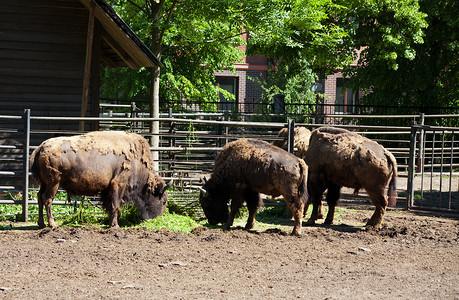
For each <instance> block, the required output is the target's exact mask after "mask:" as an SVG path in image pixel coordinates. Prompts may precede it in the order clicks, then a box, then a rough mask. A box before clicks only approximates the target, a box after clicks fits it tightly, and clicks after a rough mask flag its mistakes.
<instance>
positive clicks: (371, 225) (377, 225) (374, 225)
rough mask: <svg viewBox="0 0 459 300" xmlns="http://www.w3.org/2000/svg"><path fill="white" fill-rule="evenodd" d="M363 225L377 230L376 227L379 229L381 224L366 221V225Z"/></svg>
mask: <svg viewBox="0 0 459 300" xmlns="http://www.w3.org/2000/svg"><path fill="white" fill-rule="evenodd" d="M365 227H366V228H368V229H375V230H378V229H381V224H369V223H367V225H365Z"/></svg>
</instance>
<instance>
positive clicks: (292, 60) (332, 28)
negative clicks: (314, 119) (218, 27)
mask: <svg viewBox="0 0 459 300" xmlns="http://www.w3.org/2000/svg"><path fill="white" fill-rule="evenodd" d="M276 4H277V5H274V6H271V7H269V11H268V12H266V13H265V15H266V16H267V17H265V18H269V20H267V21H266V22H264V23H263V24H262V25H263V27H261V26H256V25H257V24H255V26H253V27H251V28H250V30H251V38H250V40H249V45H248V50H249V51H248V54H249V55H250V54H262V55H265V56H267V57H269V58H271V62H272V65H271V66H270V67H271V68H270V70H269V74H268V77H267V79H266V80H265V81H264V82H260V84H261V86H262V88H263V90H264V91H265V93H264V99H263V100H264V101H267V102H268V103H269V102H272V101H273V98H274V96H275V95H277V94H282V95H284V97H285V103H286V104H287V105H288V104H291V103H299V104H307V103H315V101H316V96H317V95H316V94H315V93H314V91H312V89H311V84H312V83H314V82H316V81H317V79H318V76H322V77H323V76H324V75H325V74H329V73H330V72H331V71H332V70H333V69H336V68H337V67H339V66H341V65H342V64H343V62H345V61H346V60H347V59H348V57H349V56H348V54H347V53H345V55H344V56H343V55H341V53H339V52H338V51H339V47H338V45H340V44H341V43H342V42H343V39H344V38H346V36H347V33H346V32H345V31H343V30H342V29H341V28H339V27H338V26H336V24H335V22H334V19H333V15H332V12H337V11H339V10H340V6H338V5H335V4H334V3H333V2H332V1H329V0H314V1H310V0H288V1H277V3H276ZM296 108H297V109H296V110H293V111H292V110H291V111H288V112H290V113H300V112H302V113H307V112H309V111H307V110H306V109H305V108H306V106H303V107H301V106H296Z"/></svg>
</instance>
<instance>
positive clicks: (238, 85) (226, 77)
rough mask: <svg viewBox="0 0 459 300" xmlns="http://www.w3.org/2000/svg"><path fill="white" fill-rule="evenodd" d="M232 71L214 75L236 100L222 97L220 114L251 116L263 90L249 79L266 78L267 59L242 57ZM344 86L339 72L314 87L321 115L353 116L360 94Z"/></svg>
mask: <svg viewBox="0 0 459 300" xmlns="http://www.w3.org/2000/svg"><path fill="white" fill-rule="evenodd" d="M243 38H244V39H245V40H247V38H248V34H244V35H243ZM240 49H241V50H243V51H246V49H247V46H245V45H243V46H240ZM235 68H236V74H234V73H233V72H231V71H221V72H217V73H216V74H215V77H216V83H217V85H219V86H220V87H221V88H223V89H225V90H227V91H229V92H230V93H232V94H233V95H235V98H236V100H235V101H234V102H233V101H229V100H227V99H225V98H224V97H223V95H221V96H220V102H221V104H220V106H219V110H230V111H238V112H253V111H254V110H255V108H256V103H258V101H259V99H260V98H261V95H262V90H261V88H260V87H259V85H258V84H257V83H256V82H254V81H252V80H251V79H250V78H260V79H265V78H266V76H267V71H268V59H267V58H266V57H263V56H249V57H244V58H243V62H242V63H236V64H235ZM345 83H346V78H344V77H343V74H342V73H341V72H339V71H338V72H336V73H334V74H332V75H329V76H327V77H326V78H325V79H324V80H321V82H319V83H318V84H317V85H316V88H317V90H316V92H317V93H322V94H324V100H323V104H324V108H323V113H326V114H335V113H337V114H352V113H354V112H355V106H354V105H355V104H356V103H357V100H358V98H359V96H361V94H359V93H357V92H355V91H353V90H345V89H344V88H343V86H344V84H345Z"/></svg>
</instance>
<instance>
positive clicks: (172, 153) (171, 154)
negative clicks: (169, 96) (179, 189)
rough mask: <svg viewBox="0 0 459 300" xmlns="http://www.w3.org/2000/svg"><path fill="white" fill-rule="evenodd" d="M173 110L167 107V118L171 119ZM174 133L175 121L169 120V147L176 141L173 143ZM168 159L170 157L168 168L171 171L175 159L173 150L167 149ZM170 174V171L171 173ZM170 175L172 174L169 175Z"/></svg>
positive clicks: (173, 145)
mask: <svg viewBox="0 0 459 300" xmlns="http://www.w3.org/2000/svg"><path fill="white" fill-rule="evenodd" d="M172 113H173V111H172V107H170V108H169V114H168V117H169V119H172V118H173V114H172ZM175 133H176V130H175V123H174V122H170V123H169V134H170V137H169V143H168V144H169V147H175V145H176V143H175ZM169 159H170V161H171V162H170V163H169V170H171V171H172V168H173V166H174V162H173V161H174V160H175V152H174V151H169ZM171 174H172V173H171ZM171 176H172V175H171Z"/></svg>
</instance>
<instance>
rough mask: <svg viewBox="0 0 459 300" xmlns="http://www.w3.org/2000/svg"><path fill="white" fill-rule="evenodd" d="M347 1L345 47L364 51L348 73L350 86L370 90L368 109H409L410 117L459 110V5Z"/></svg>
mask: <svg viewBox="0 0 459 300" xmlns="http://www.w3.org/2000/svg"><path fill="white" fill-rule="evenodd" d="M343 2H346V5H347V8H346V10H345V13H344V14H341V17H340V25H341V26H342V27H343V28H344V29H345V30H346V31H347V32H348V33H349V36H350V39H349V40H347V41H346V46H347V47H348V48H349V49H352V48H353V49H363V51H362V52H361V53H360V57H359V60H358V64H357V66H347V67H346V69H345V70H346V73H347V74H348V75H350V76H351V78H350V82H349V86H350V87H352V88H353V89H358V88H360V89H362V90H364V91H367V90H370V91H371V93H368V94H367V95H366V96H365V97H364V98H363V99H362V101H363V103H364V104H371V105H381V106H384V105H387V104H391V105H394V106H405V107H407V108H406V111H405V112H406V113H413V111H412V109H410V108H409V107H419V109H420V111H419V112H425V113H438V112H440V111H438V110H434V108H435V107H445V106H457V105H458V100H459V94H458V93H459V87H458V84H459V80H458V79H459V73H458V70H459V68H458V66H459V42H458V40H459V39H458V37H459V36H458V35H459V21H458V19H457V16H458V13H459V2H457V1H454V0H440V1H429V0H420V1H419V3H418V1H412V0H410V1H408V0H405V1H398V0H397V1H395V0H384V1H369V0H362V1H343ZM343 5H344V4H343ZM375 112H376V113H377V112H378V111H377V110H376V111H375ZM402 112H403V111H402Z"/></svg>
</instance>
